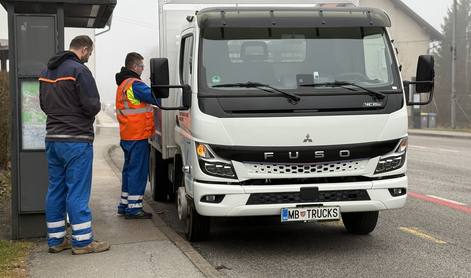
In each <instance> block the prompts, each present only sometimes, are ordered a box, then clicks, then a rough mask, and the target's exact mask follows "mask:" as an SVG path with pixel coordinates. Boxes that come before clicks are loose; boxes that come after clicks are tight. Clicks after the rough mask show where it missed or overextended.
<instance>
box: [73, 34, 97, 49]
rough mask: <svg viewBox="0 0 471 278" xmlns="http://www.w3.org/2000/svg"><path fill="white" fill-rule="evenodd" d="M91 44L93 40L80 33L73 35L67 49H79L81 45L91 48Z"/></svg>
mask: <svg viewBox="0 0 471 278" xmlns="http://www.w3.org/2000/svg"><path fill="white" fill-rule="evenodd" d="M92 46H93V41H92V39H90V37H89V36H87V35H81V36H77V37H75V38H74V39H73V40H72V41H71V42H70V46H69V49H75V50H79V49H81V48H83V47H88V48H91V47H92Z"/></svg>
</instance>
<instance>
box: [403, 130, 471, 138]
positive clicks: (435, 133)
mask: <svg viewBox="0 0 471 278" xmlns="http://www.w3.org/2000/svg"><path fill="white" fill-rule="evenodd" d="M407 132H408V133H409V135H418V136H429V137H448V138H460V139H471V133H470V132H460V131H439V130H432V129H415V128H410V129H409V130H408V131H407Z"/></svg>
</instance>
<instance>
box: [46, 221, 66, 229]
mask: <svg viewBox="0 0 471 278" xmlns="http://www.w3.org/2000/svg"><path fill="white" fill-rule="evenodd" d="M46 226H47V227H48V228H50V229H53V228H59V227H64V226H65V220H61V221H57V222H46Z"/></svg>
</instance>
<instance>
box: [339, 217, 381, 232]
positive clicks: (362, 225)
mask: <svg viewBox="0 0 471 278" xmlns="http://www.w3.org/2000/svg"><path fill="white" fill-rule="evenodd" d="M378 215H379V212H377V211H366V212H344V213H342V221H343V225H344V226H345V228H346V229H347V231H348V232H350V233H352V234H360V235H366V234H369V233H371V232H372V231H373V230H374V229H375V228H376V223H377V222H378Z"/></svg>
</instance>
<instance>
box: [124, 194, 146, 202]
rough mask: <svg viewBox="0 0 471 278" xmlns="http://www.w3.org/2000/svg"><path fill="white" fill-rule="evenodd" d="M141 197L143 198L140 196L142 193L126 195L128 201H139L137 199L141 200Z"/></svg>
mask: <svg viewBox="0 0 471 278" xmlns="http://www.w3.org/2000/svg"><path fill="white" fill-rule="evenodd" d="M143 198H144V196H142V195H132V196H128V200H129V201H139V200H142V199H143Z"/></svg>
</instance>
